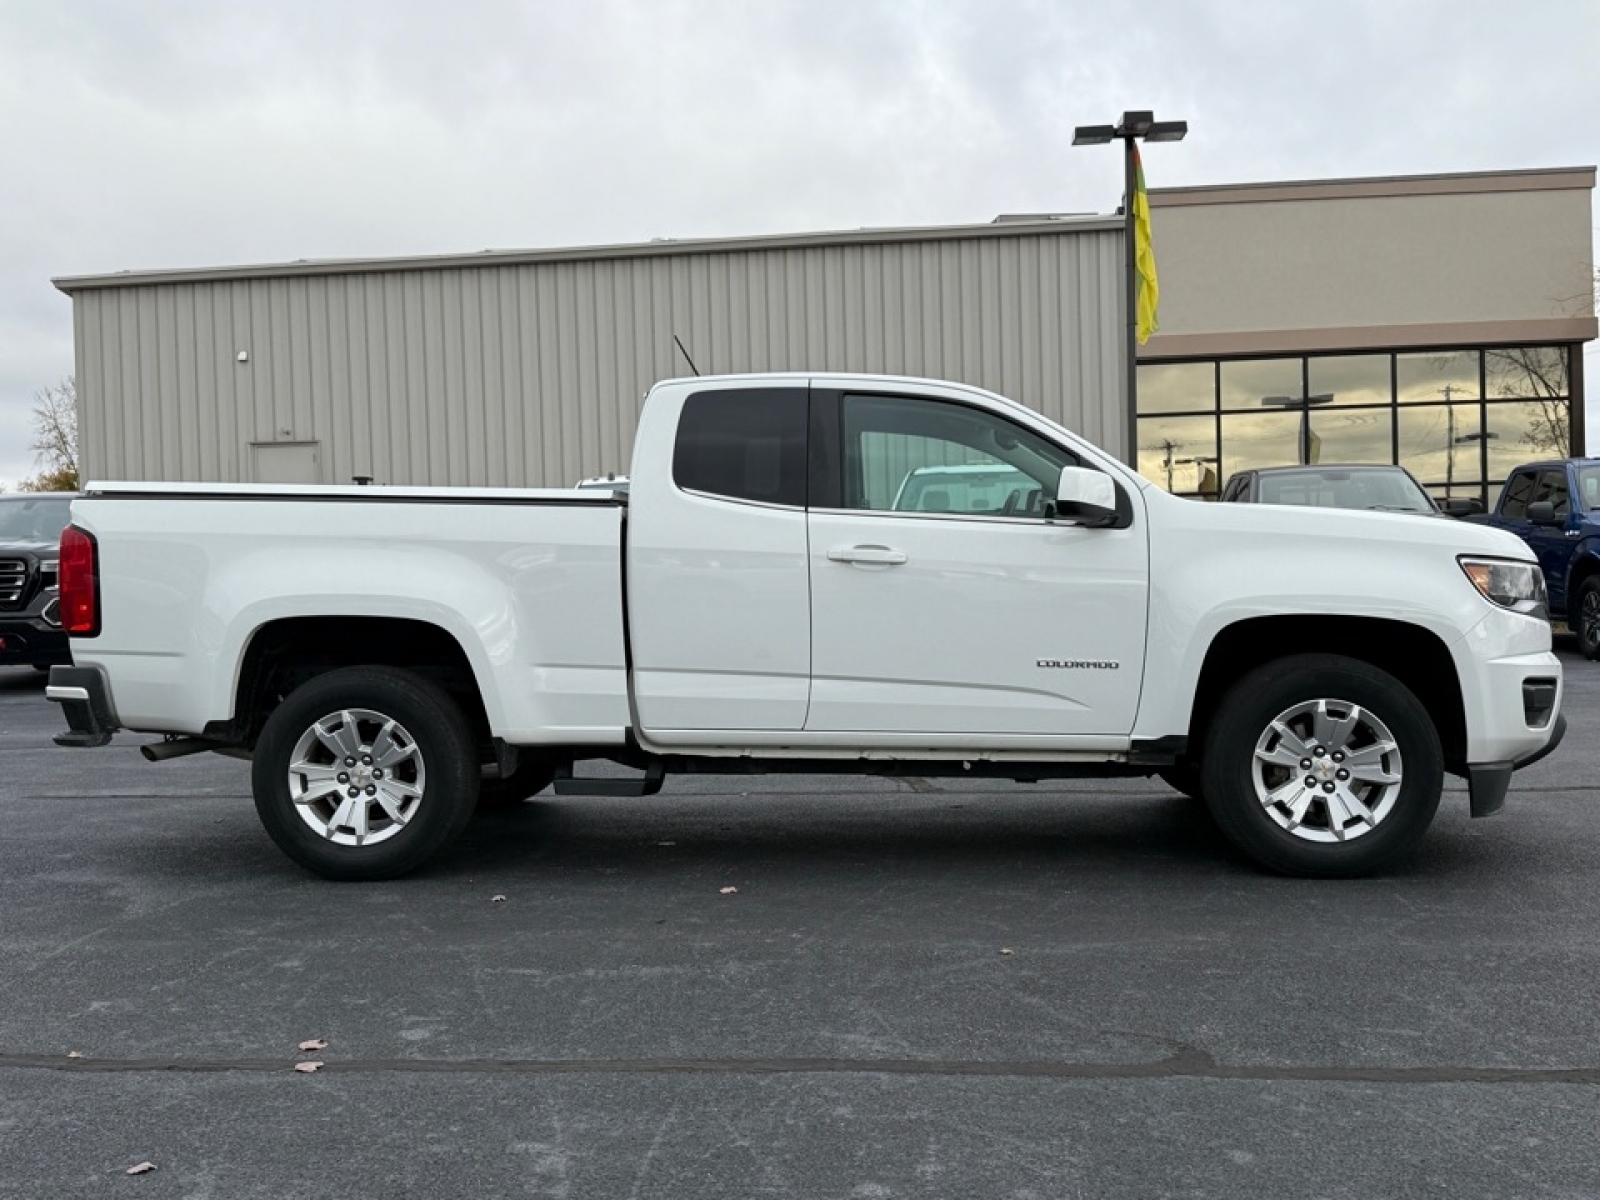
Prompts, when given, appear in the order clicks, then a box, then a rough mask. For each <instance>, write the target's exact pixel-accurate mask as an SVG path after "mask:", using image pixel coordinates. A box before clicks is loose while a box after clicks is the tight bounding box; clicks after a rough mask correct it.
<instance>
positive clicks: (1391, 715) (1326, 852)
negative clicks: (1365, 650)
mask: <svg viewBox="0 0 1600 1200" xmlns="http://www.w3.org/2000/svg"><path fill="white" fill-rule="evenodd" d="M1319 700H1327V701H1329V702H1330V705H1331V707H1330V708H1329V709H1328V710H1327V712H1328V713H1329V714H1333V715H1334V716H1335V717H1343V718H1351V717H1356V718H1357V723H1356V724H1355V726H1354V728H1353V731H1352V732H1351V733H1350V734H1349V740H1348V741H1347V742H1346V741H1339V740H1336V739H1335V738H1332V737H1329V738H1325V739H1321V740H1327V741H1329V742H1330V743H1331V744H1334V745H1338V746H1341V747H1343V748H1342V749H1341V750H1340V751H1339V754H1340V755H1341V756H1349V757H1350V758H1353V757H1354V756H1356V755H1360V756H1362V758H1363V759H1364V760H1366V761H1364V762H1363V764H1362V766H1363V767H1364V768H1365V771H1366V773H1367V774H1368V775H1369V776H1370V775H1371V774H1372V773H1374V772H1378V771H1381V772H1383V773H1384V774H1385V775H1387V774H1389V773H1392V771H1393V768H1394V766H1395V765H1396V764H1397V763H1398V765H1399V766H1400V771H1399V776H1398V780H1399V782H1398V785H1393V784H1378V783H1369V782H1362V781H1360V780H1352V781H1350V782H1347V783H1343V784H1340V783H1333V787H1334V788H1335V789H1336V790H1337V792H1338V794H1337V797H1336V799H1335V800H1326V799H1324V798H1323V796H1322V795H1321V793H1322V792H1323V791H1324V789H1325V788H1326V787H1327V786H1328V783H1329V782H1331V779H1330V780H1328V781H1321V776H1320V775H1319V774H1318V772H1322V771H1327V772H1328V773H1329V774H1330V775H1335V774H1336V772H1337V770H1341V769H1344V768H1342V767H1339V766H1338V765H1337V764H1336V763H1335V762H1334V755H1333V754H1332V753H1330V752H1326V747H1323V749H1324V751H1325V753H1324V754H1323V755H1320V756H1316V757H1312V755H1313V753H1314V750H1315V743H1317V742H1318V741H1319V739H1318V738H1316V737H1314V736H1313V737H1309V738H1308V741H1307V745H1306V748H1305V749H1304V753H1305V754H1306V756H1307V757H1306V758H1304V759H1302V760H1301V762H1311V763H1313V764H1314V765H1313V767H1312V768H1310V769H1309V771H1308V774H1307V775H1306V776H1304V778H1306V779H1315V780H1319V782H1317V783H1316V785H1315V787H1314V788H1311V789H1301V790H1300V791H1298V792H1293V793H1291V794H1293V795H1296V796H1299V797H1300V798H1301V799H1302V800H1305V797H1306V795H1307V793H1309V796H1310V799H1309V800H1308V801H1306V803H1307V804H1308V807H1307V808H1306V810H1305V812H1304V816H1303V819H1302V823H1301V825H1300V828H1299V831H1298V832H1291V831H1290V829H1288V828H1287V827H1286V826H1285V824H1284V822H1286V821H1289V820H1291V819H1292V815H1291V812H1290V811H1289V810H1290V809H1292V808H1293V803H1292V802H1290V801H1284V802H1282V805H1281V806H1280V805H1269V804H1268V803H1267V802H1266V801H1265V800H1264V799H1262V798H1260V797H1259V796H1258V793H1257V790H1256V787H1257V780H1256V764H1257V746H1258V742H1259V741H1260V740H1261V739H1278V740H1273V741H1272V743H1271V745H1270V746H1269V750H1268V753H1270V754H1280V753H1281V754H1282V755H1286V756H1293V755H1294V754H1297V753H1300V752H1301V751H1299V750H1296V749H1295V748H1294V746H1295V743H1291V742H1289V741H1288V740H1287V739H1282V738H1281V735H1278V734H1274V733H1272V732H1271V730H1272V729H1273V723H1274V721H1275V720H1277V719H1279V718H1281V717H1284V716H1285V715H1286V714H1288V713H1290V712H1292V711H1294V710H1295V709H1296V708H1297V706H1301V705H1310V704H1313V703H1314V702H1316V701H1319ZM1351 705H1354V706H1358V707H1359V708H1360V709H1361V710H1362V713H1361V714H1359V715H1358V714H1354V713H1353V711H1352V710H1351V709H1350V708H1349V706H1351ZM1312 719H1313V718H1312V716H1311V715H1310V714H1306V715H1304V716H1302V717H1297V718H1295V719H1294V720H1293V721H1291V722H1290V728H1297V727H1298V726H1297V725H1296V722H1298V721H1301V720H1304V721H1306V722H1309V721H1311V720H1312ZM1373 720H1376V722H1377V723H1378V724H1379V725H1380V726H1381V727H1383V728H1384V729H1386V730H1387V732H1388V739H1385V742H1387V741H1388V740H1389V739H1392V742H1393V745H1394V747H1395V748H1396V750H1395V753H1396V754H1397V755H1398V758H1395V757H1394V756H1393V755H1391V754H1388V753H1386V752H1383V751H1382V750H1381V749H1379V748H1377V747H1379V743H1378V742H1377V740H1376V738H1372V739H1371V740H1363V734H1364V733H1366V734H1369V735H1370V734H1371V731H1372V727H1373V726H1372V722H1373ZM1361 722H1365V724H1363V723H1361ZM1333 724H1334V725H1339V724H1342V722H1341V721H1338V720H1335V721H1333ZM1307 727H1308V728H1309V726H1307ZM1323 729H1324V732H1325V733H1326V732H1328V726H1326V725H1325V726H1324V727H1323ZM1374 755H1376V756H1377V757H1378V759H1379V761H1378V765H1377V766H1371V765H1369V764H1370V762H1371V758H1372V756H1374ZM1345 761H1347V758H1346V757H1340V758H1339V762H1340V763H1343V762H1345ZM1354 765H1355V764H1354V762H1352V766H1354ZM1301 769H1302V767H1301V765H1300V763H1298V762H1297V763H1294V764H1293V765H1292V766H1276V765H1273V764H1272V763H1270V762H1269V761H1268V760H1267V759H1263V760H1262V766H1261V771H1262V784H1263V788H1264V789H1265V788H1268V787H1271V788H1273V789H1276V788H1278V787H1283V788H1285V789H1293V788H1294V787H1295V786H1296V784H1297V782H1298V781H1299V780H1298V778H1297V777H1298V775H1299V771H1300V770H1301ZM1201 774H1202V780H1203V784H1204V789H1205V795H1206V802H1207V806H1208V807H1209V808H1210V810H1211V815H1212V816H1213V817H1214V818H1215V819H1216V822H1217V824H1218V826H1220V827H1221V829H1222V831H1223V833H1224V834H1226V835H1227V837H1228V838H1229V840H1231V841H1232V842H1233V843H1234V844H1235V845H1236V846H1238V847H1239V849H1241V850H1243V851H1244V852H1245V854H1247V855H1249V856H1250V858H1252V859H1253V860H1254V861H1255V862H1257V863H1259V864H1260V865H1261V866H1264V867H1266V868H1268V869H1270V870H1273V871H1278V872H1280V873H1282V874H1285V875H1299V876H1305V877H1309V878H1325V879H1334V878H1351V877H1355V876H1361V875H1370V874H1372V873H1373V872H1375V871H1380V870H1382V869H1383V868H1385V867H1387V866H1389V865H1391V864H1393V863H1394V862H1396V861H1397V860H1399V859H1401V858H1403V857H1405V856H1406V855H1408V854H1410V853H1411V852H1412V851H1414V850H1415V849H1416V847H1417V845H1418V843H1420V842H1421V840H1422V837H1423V835H1424V834H1425V833H1426V832H1427V830H1428V826H1429V824H1430V823H1432V821H1433V815H1434V812H1435V811H1436V810H1437V809H1438V807H1439V795H1440V791H1441V789H1442V787H1443V784H1444V755H1443V752H1442V751H1441V749H1440V745H1439V735H1438V731H1437V730H1436V729H1435V728H1434V725H1433V721H1432V719H1431V718H1430V717H1429V716H1428V713H1427V710H1426V709H1424V708H1423V707H1422V704H1421V703H1420V702H1419V701H1418V700H1417V698H1416V697H1415V696H1414V695H1412V693H1411V692H1410V690H1409V689H1407V688H1406V687H1405V685H1404V684H1402V683H1401V682H1400V681H1399V680H1397V679H1395V678H1394V676H1392V675H1389V674H1387V673H1386V672H1384V671H1381V670H1379V669H1378V668H1376V667H1373V666H1371V665H1369V664H1367V663H1364V662H1361V661H1359V660H1357V659H1351V658H1344V657H1342V656H1339V655H1332V654H1299V655H1294V656H1291V657H1287V658H1281V659H1278V660H1276V661H1275V662H1270V663H1267V664H1266V665H1264V666H1262V667H1259V668H1257V669H1256V670H1254V671H1252V672H1250V673H1249V674H1248V675H1246V676H1245V677H1244V678H1242V679H1241V680H1239V681H1238V683H1236V684H1235V685H1234V686H1233V688H1232V689H1231V690H1230V691H1229V692H1228V694H1227V695H1226V697H1224V699H1223V701H1222V704H1221V706H1220V707H1219V709H1218V712H1217V715H1216V717H1215V719H1214V720H1213V721H1212V724H1211V728H1210V729H1209V731H1208V732H1207V735H1206V740H1205V755H1204V758H1203V760H1202V767H1201ZM1344 778H1345V779H1349V778H1350V772H1349V771H1348V770H1346V773H1345V776H1344ZM1340 789H1349V791H1348V792H1347V791H1345V790H1340ZM1357 792H1360V795H1359V796H1357V797H1356V798H1357V799H1358V800H1361V801H1363V802H1364V803H1366V804H1369V805H1370V806H1371V807H1370V810H1369V811H1371V812H1372V813H1373V814H1375V819H1374V820H1372V821H1370V822H1369V821H1366V820H1364V819H1363V818H1361V817H1359V816H1357V815H1356V811H1355V809H1354V808H1352V807H1348V806H1345V802H1344V796H1345V795H1347V794H1348V795H1356V793H1357ZM1270 794H1271V792H1269V793H1268V795H1270ZM1336 804H1337V805H1338V806H1339V807H1338V808H1336V807H1335V805H1336ZM1274 814H1276V816H1275V815H1274ZM1335 826H1337V827H1338V828H1337V832H1336V830H1335ZM1341 835H1342V836H1343V837H1344V838H1346V840H1324V841H1318V840H1311V839H1313V838H1315V837H1319V836H1326V837H1327V838H1329V839H1333V838H1337V837H1339V836H1341Z"/></svg>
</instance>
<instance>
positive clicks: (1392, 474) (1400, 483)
mask: <svg viewBox="0 0 1600 1200" xmlns="http://www.w3.org/2000/svg"><path fill="white" fill-rule="evenodd" d="M1258 487H1259V489H1260V495H1261V503H1263V504H1303V505H1309V506H1311V507H1313V508H1370V509H1377V510H1380V511H1383V512H1409V513H1431V512H1435V511H1437V509H1436V508H1435V506H1434V503H1433V500H1432V499H1431V498H1430V497H1429V495H1428V493H1427V492H1425V491H1423V490H1422V485H1421V484H1419V483H1418V482H1417V481H1416V480H1415V479H1413V478H1411V476H1410V475H1409V474H1407V473H1406V472H1405V471H1403V470H1401V469H1400V468H1398V467H1388V468H1384V467H1346V468H1341V469H1323V470H1317V469H1308V470H1304V471H1283V472H1274V473H1272V474H1263V475H1261V477H1260V479H1259V480H1258Z"/></svg>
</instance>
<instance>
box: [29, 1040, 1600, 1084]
mask: <svg viewBox="0 0 1600 1200" xmlns="http://www.w3.org/2000/svg"><path fill="white" fill-rule="evenodd" d="M293 1067H294V1064H293V1062H291V1061H287V1060H281V1059H246V1058H242V1059H203V1058H72V1059H69V1058H64V1057H61V1056H59V1055H44V1054H0V1070H13V1071H59V1072H63V1073H66V1074H91V1075H94V1074H140V1073H151V1074H158V1073H176V1074H219V1073H228V1072H247V1073H270V1072H275V1071H276V1072H284V1073H289V1072H292V1070H293ZM318 1073H319V1074H338V1075H368V1074H396V1075H431V1074H459V1075H714V1076H715V1075H724V1076H736V1075H900V1076H920V1077H938V1078H961V1077H967V1078H1001V1079H1007V1078H1009V1079H1067V1080H1138V1079H1153V1080H1172V1079H1212V1080H1229V1081H1246V1082H1252V1081H1253V1082H1285V1083H1378V1084H1399V1085H1423V1084H1564V1085H1575V1086H1586V1087H1592V1086H1595V1085H1600V1067H1555V1068H1552V1067H1477V1066H1411V1067H1391V1066H1375V1065H1331V1066H1330V1065H1279V1064H1266V1063H1257V1064H1250V1063H1242V1064H1230V1063H1219V1062H1217V1061H1216V1060H1215V1059H1213V1058H1212V1057H1211V1056H1210V1055H1209V1054H1206V1053H1205V1052H1204V1051H1201V1050H1196V1049H1183V1050H1180V1051H1179V1052H1177V1053H1175V1054H1172V1055H1170V1056H1168V1057H1165V1058H1160V1059H1153V1060H1146V1061H1139V1062H1071V1061H1059V1060H1047V1059H1036V1060H1009V1061H1007V1060H1000V1061H993V1062H990V1061H982V1060H973V1059H905V1058H614V1059H613V1058H595V1059H517V1058H508V1059H488V1058H465V1059H414V1058H396V1059H347V1060H344V1061H337V1060H335V1061H330V1062H328V1063H327V1064H326V1065H325V1066H323V1067H322V1068H321V1070H320V1071H319V1072H318Z"/></svg>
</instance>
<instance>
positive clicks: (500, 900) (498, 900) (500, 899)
mask: <svg viewBox="0 0 1600 1200" xmlns="http://www.w3.org/2000/svg"><path fill="white" fill-rule="evenodd" d="M505 902H506V898H505V897H504V896H490V897H489V903H490V904H504V903H505Z"/></svg>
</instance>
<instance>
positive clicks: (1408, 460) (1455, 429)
mask: <svg viewBox="0 0 1600 1200" xmlns="http://www.w3.org/2000/svg"><path fill="white" fill-rule="evenodd" d="M1482 420H1483V418H1482V408H1481V407H1480V406H1479V405H1477V404H1434V405H1429V406H1428V407H1426V408H1422V407H1417V408H1403V409H1401V410H1400V411H1399V413H1398V414H1397V416H1396V427H1397V431H1398V433H1399V435H1400V465H1401V466H1402V467H1404V468H1405V469H1406V470H1408V471H1410V472H1411V473H1412V474H1413V475H1415V476H1416V477H1417V478H1418V479H1420V480H1422V481H1423V482H1424V483H1426V484H1429V485H1430V486H1431V485H1435V484H1437V485H1440V486H1441V487H1442V488H1443V489H1444V490H1443V491H1442V492H1441V493H1440V494H1441V495H1445V494H1454V495H1463V496H1476V495H1479V494H1480V492H1481V484H1482V481H1483V442H1484V436H1483V425H1482ZM1491 440H1492V439H1491ZM1452 485H1455V488H1454V490H1453V491H1452ZM1460 485H1470V486H1467V487H1465V488H1462V487H1461V486H1460Z"/></svg>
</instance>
